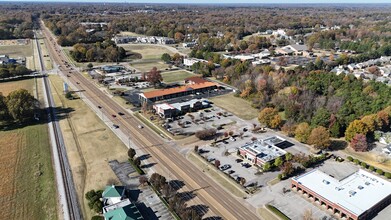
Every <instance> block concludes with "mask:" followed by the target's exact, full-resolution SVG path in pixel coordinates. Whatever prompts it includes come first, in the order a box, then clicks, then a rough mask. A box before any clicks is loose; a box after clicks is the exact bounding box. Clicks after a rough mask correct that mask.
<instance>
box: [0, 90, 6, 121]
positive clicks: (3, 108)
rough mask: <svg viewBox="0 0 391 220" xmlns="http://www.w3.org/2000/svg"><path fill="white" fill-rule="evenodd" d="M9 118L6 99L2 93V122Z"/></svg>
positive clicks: (0, 105)
mask: <svg viewBox="0 0 391 220" xmlns="http://www.w3.org/2000/svg"><path fill="white" fill-rule="evenodd" d="M7 118H8V107H7V103H6V97H4V96H3V94H1V92H0V121H1V120H5V119H7Z"/></svg>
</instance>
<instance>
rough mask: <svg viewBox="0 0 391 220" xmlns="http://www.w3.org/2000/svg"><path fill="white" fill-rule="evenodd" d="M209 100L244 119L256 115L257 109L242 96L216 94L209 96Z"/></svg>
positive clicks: (252, 117)
mask: <svg viewBox="0 0 391 220" xmlns="http://www.w3.org/2000/svg"><path fill="white" fill-rule="evenodd" d="M210 100H211V101H212V102H213V103H214V104H215V105H217V106H219V107H221V108H223V109H225V110H227V111H229V112H231V113H233V114H235V115H236V116H238V117H239V118H242V119H244V120H250V119H254V118H255V117H257V116H258V110H257V109H255V108H253V107H252V106H251V104H250V102H248V101H246V100H244V99H242V98H239V97H235V96H234V95H233V94H232V93H231V94H227V95H223V96H216V97H213V98H210Z"/></svg>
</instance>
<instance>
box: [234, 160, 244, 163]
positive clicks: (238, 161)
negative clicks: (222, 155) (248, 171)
mask: <svg viewBox="0 0 391 220" xmlns="http://www.w3.org/2000/svg"><path fill="white" fill-rule="evenodd" d="M235 161H236V163H240V162H242V161H243V160H242V159H236V160H235Z"/></svg>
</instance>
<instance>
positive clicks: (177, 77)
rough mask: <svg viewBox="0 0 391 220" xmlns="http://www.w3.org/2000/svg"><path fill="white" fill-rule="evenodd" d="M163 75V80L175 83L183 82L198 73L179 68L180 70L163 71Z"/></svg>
mask: <svg viewBox="0 0 391 220" xmlns="http://www.w3.org/2000/svg"><path fill="white" fill-rule="evenodd" d="M162 76H163V82H165V83H173V82H181V81H183V80H185V79H186V78H188V77H192V76H196V75H195V74H193V73H190V72H187V71H184V70H179V71H170V72H164V73H162Z"/></svg>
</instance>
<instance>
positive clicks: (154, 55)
mask: <svg viewBox="0 0 391 220" xmlns="http://www.w3.org/2000/svg"><path fill="white" fill-rule="evenodd" d="M119 46H121V47H123V48H124V49H125V50H126V51H132V52H135V53H139V54H141V56H142V59H143V60H145V59H146V60H151V59H156V60H160V58H161V57H162V55H163V54H164V53H168V54H170V55H174V53H173V52H172V51H171V50H169V49H167V48H166V47H165V46H162V45H158V44H151V45H146V44H120V45H119Z"/></svg>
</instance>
